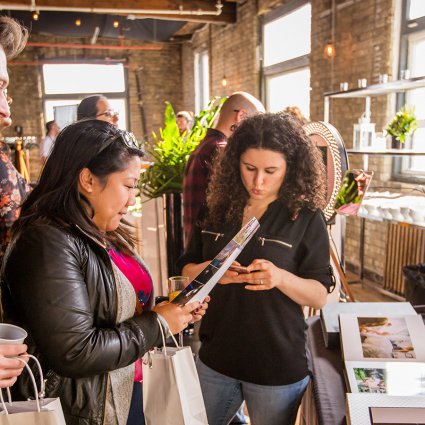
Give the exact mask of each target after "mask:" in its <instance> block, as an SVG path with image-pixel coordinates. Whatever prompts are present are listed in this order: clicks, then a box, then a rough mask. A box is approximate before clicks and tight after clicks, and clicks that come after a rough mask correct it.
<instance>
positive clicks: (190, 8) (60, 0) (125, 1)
mask: <svg viewBox="0 0 425 425" xmlns="http://www.w3.org/2000/svg"><path fill="white" fill-rule="evenodd" d="M0 9H2V10H38V11H43V10H49V11H59V12H60V11H62V12H81V13H83V12H86V13H99V14H117V15H130V16H131V15H132V17H133V18H136V19H137V18H159V19H171V20H180V21H193V22H211V23H234V22H236V3H235V2H228V1H225V0H215V1H212V0H184V1H183V0H144V1H140V0H136V1H135V0H119V1H116V0H115V1H110V0H89V1H87V0H35V1H31V0H6V1H5V2H2V3H1V4H0Z"/></svg>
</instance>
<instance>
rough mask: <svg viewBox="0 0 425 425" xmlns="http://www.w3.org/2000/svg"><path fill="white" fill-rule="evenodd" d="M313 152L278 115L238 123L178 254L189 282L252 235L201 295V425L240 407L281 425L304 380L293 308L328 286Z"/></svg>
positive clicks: (224, 420)
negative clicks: (205, 305) (241, 236)
mask: <svg viewBox="0 0 425 425" xmlns="http://www.w3.org/2000/svg"><path fill="white" fill-rule="evenodd" d="M323 182H324V165H323V160H322V158H321V154H320V151H319V150H318V149H317V148H316V147H315V146H314V145H313V143H312V142H311V141H310V140H309V138H308V137H307V135H306V134H305V132H304V131H303V129H302V127H301V125H300V124H299V123H298V122H297V121H296V120H295V119H294V118H293V117H291V116H290V115H288V114H258V115H256V116H253V117H249V118H246V119H245V120H243V121H242V123H240V124H239V126H238V128H237V129H236V130H235V131H234V133H233V134H232V136H231V137H230V138H229V141H228V143H227V146H226V148H225V149H224V151H223V153H222V155H221V158H220V160H219V161H217V166H216V168H215V170H214V172H213V176H212V178H211V182H210V185H209V186H208V196H207V207H208V211H206V212H205V213H204V217H203V218H202V217H200V218H199V220H198V225H197V226H196V228H195V231H194V232H193V233H192V237H191V240H190V241H189V245H188V247H187V249H186V252H185V254H184V255H183V257H182V258H181V259H180V260H179V264H180V266H181V267H182V268H183V274H184V275H186V276H190V277H193V276H196V275H197V274H198V273H199V271H200V270H202V269H203V268H204V267H205V265H206V264H205V262H208V261H210V260H211V258H214V257H215V256H216V255H217V253H218V252H220V250H221V249H222V248H223V247H224V246H225V245H226V244H227V243H228V242H229V240H230V239H231V238H232V237H233V235H234V234H235V233H236V232H237V231H238V230H239V229H240V228H241V226H242V225H244V224H246V223H247V222H248V221H249V220H250V218H251V217H252V216H255V217H256V218H257V219H258V220H259V222H260V227H259V229H258V230H257V232H256V233H255V235H254V236H253V237H252V239H251V240H250V241H249V243H248V244H247V245H246V246H245V248H244V249H243V251H242V252H241V253H240V255H239V256H238V262H239V263H240V264H238V265H239V266H240V265H242V266H243V267H242V268H239V273H238V272H235V271H227V272H226V274H225V275H224V277H223V278H222V279H221V280H220V282H219V283H220V284H219V285H216V286H215V287H214V289H213V290H212V291H211V302H210V304H209V309H208V314H207V315H206V316H205V318H204V319H203V320H202V324H201V328H200V331H199V334H200V339H201V342H202V345H201V349H200V351H199V358H198V360H197V367H198V373H199V378H200V381H201V387H202V392H203V396H204V401H205V406H206V410H207V415H208V421H209V424H210V425H227V424H228V423H229V421H230V420H231V418H232V417H233V415H234V414H235V413H236V411H237V410H238V408H239V406H240V405H241V403H242V402H243V400H245V401H246V406H247V408H248V413H249V416H250V419H251V422H252V424H255V425H291V424H293V423H294V421H295V418H296V414H297V409H298V406H299V403H300V401H301V397H302V395H303V393H304V390H305V388H306V386H307V384H308V381H309V374H310V373H309V370H308V363H307V354H306V349H305V346H306V341H305V328H306V325H305V321H304V316H303V311H302V308H301V306H307V305H308V306H312V307H314V308H317V309H318V308H321V307H322V306H323V304H324V303H325V301H326V295H327V290H328V289H329V288H330V286H331V285H332V279H331V274H330V268H329V267H330V266H329V258H330V253H329V241H328V234H327V230H326V224H325V221H324V218H323V214H322V212H321V209H320V208H321V207H323V206H324V205H325V187H326V186H325V185H324V184H323Z"/></svg>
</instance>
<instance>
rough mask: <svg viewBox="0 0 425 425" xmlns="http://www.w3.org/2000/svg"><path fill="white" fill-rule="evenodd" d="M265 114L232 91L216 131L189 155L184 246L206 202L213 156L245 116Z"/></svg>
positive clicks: (246, 97)
mask: <svg viewBox="0 0 425 425" xmlns="http://www.w3.org/2000/svg"><path fill="white" fill-rule="evenodd" d="M258 112H265V109H264V106H263V104H262V103H261V102H260V101H259V100H258V99H256V98H255V97H254V96H252V95H251V94H249V93H246V92H235V93H233V94H232V95H231V96H230V97H229V98H228V99H227V100H226V102H224V104H223V106H222V108H221V111H220V116H219V118H218V121H217V124H216V126H215V128H209V129H208V131H207V134H206V135H205V138H204V139H203V140H202V141H201V143H200V144H199V145H198V146H197V148H196V149H195V150H194V151H193V152H192V153H191V155H190V158H189V161H188V163H187V166H186V169H185V173H184V177H183V222H184V236H185V245H187V243H188V242H189V239H190V235H191V233H192V230H193V228H194V227H195V223H196V220H197V218H198V214H199V210H200V209H201V207H202V205H204V204H205V201H206V192H207V187H208V183H209V178H210V174H211V170H212V165H213V160H214V157H215V156H216V155H217V153H218V151H219V150H220V149H223V148H224V147H225V146H226V144H227V139H228V138H229V137H230V135H231V134H232V132H233V131H234V130H235V128H236V126H237V125H238V123H240V122H241V121H242V120H243V119H245V118H246V117H248V116H250V115H253V114H256V113H258Z"/></svg>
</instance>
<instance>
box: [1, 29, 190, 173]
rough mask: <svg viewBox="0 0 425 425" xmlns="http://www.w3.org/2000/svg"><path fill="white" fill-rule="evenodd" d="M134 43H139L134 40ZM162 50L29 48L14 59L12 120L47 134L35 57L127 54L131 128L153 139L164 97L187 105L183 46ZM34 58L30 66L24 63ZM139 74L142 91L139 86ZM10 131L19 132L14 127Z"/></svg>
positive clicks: (37, 133)
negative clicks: (143, 118)
mask: <svg viewBox="0 0 425 425" xmlns="http://www.w3.org/2000/svg"><path fill="white" fill-rule="evenodd" d="M31 41H35V42H49V43H52V44H53V43H72V44H76V43H79V42H82V40H76V39H75V38H74V39H70V38H64V37H44V36H34V37H31ZM99 43H103V44H113V43H116V41H111V40H99ZM128 44H129V45H135V43H132V42H129V43H128ZM161 47H162V49H161V50H158V51H151V50H142V51H138V50H137V51H130V50H118V51H117V50H94V49H93V50H90V49H63V48H57V47H48V48H34V47H27V48H26V49H25V50H24V52H23V53H22V54H21V55H20V56H18V58H16V60H15V61H14V62H15V64H13V63H12V64H10V67H9V72H10V75H11V83H10V87H9V93H10V95H11V96H12V97H13V99H14V102H13V109H12V114H13V115H12V118H13V122H14V124H13V125H17V124H20V125H22V126H23V128H24V135H35V136H37V137H42V136H43V135H44V121H43V101H42V88H41V79H42V75H41V74H42V72H41V65H37V64H36V62H40V61H43V60H51V59H56V60H58V59H64V60H65V59H69V60H71V61H74V62H80V61H81V62H84V61H85V60H93V59H101V60H104V59H105V58H110V59H111V61H113V60H114V59H125V60H126V71H127V76H128V93H129V99H128V102H129V117H130V120H129V123H130V129H131V130H132V131H133V132H134V133H135V134H136V136H137V137H138V138H139V139H145V136H147V137H148V138H150V135H151V134H152V131H153V130H158V128H159V127H160V126H161V125H162V120H163V111H164V108H165V103H164V102H165V101H166V100H168V101H170V102H171V103H172V105H173V106H174V108H175V109H176V110H179V109H182V108H183V106H184V105H183V98H182V96H183V91H182V88H181V69H182V61H181V57H182V56H181V45H180V44H162V45H161ZM23 62H26V63H28V62H30V63H32V64H31V65H22V63H23ZM137 78H138V79H139V82H140V88H141V90H140V91H139V90H138V87H137ZM142 113H143V114H144V116H145V123H146V128H143V125H142V123H143V121H142V115H141V114H142ZM5 135H7V136H9V135H14V131H13V126H12V128H10V129H8V130H7V131H6V132H5ZM31 157H32V158H33V163H32V165H33V167H32V169H33V173H32V174H33V176H32V177H33V179H35V178H36V176H37V174H38V164H37V157H38V152H32V153H31Z"/></svg>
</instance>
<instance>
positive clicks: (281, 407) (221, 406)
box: [196, 358, 310, 425]
mask: <svg viewBox="0 0 425 425" xmlns="http://www.w3.org/2000/svg"><path fill="white" fill-rule="evenodd" d="M196 367H197V369H198V374H199V380H200V381H201V388H202V395H203V397H204V401H205V408H206V410H207V416H208V422H209V425H227V424H228V423H229V422H230V421H231V419H232V418H233V416H234V415H235V413H236V412H237V410H238V409H239V407H240V405H241V404H242V402H243V400H245V402H246V406H247V409H248V414H249V417H250V420H251V424H252V425H292V424H293V423H294V422H295V419H296V417H297V411H298V407H299V405H300V403H301V398H302V396H303V394H304V391H305V389H306V387H307V384H308V382H309V380H310V377H309V376H306V377H305V378H304V379H302V380H301V381H298V382H295V383H294V384H290V385H281V386H271V385H257V384H251V383H249V382H244V381H239V380H237V379H233V378H229V377H228V376H225V375H222V374H221V373H218V372H216V371H215V370H213V369H211V368H209V367H208V366H206V365H205V364H204V363H202V362H201V361H200V360H199V358H198V359H197V360H196Z"/></svg>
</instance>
